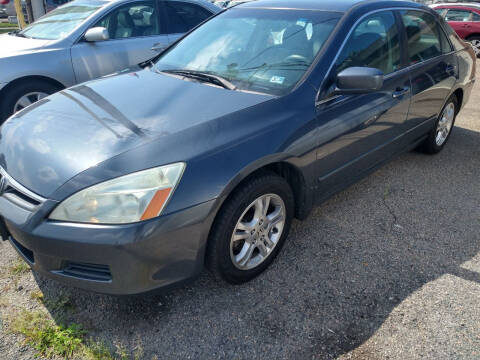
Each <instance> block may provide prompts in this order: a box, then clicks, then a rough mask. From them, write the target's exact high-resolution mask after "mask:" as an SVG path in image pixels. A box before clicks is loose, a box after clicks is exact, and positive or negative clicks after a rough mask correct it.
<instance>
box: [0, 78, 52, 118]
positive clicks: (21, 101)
mask: <svg viewBox="0 0 480 360" xmlns="http://www.w3.org/2000/svg"><path fill="white" fill-rule="evenodd" d="M59 90H61V89H60V88H59V87H58V86H55V85H53V84H51V83H49V82H46V81H43V80H28V81H27V80H25V81H23V82H21V83H18V84H16V85H14V86H13V87H11V88H10V89H8V91H6V93H5V96H4V98H3V99H2V100H1V102H0V124H1V123H2V122H4V121H5V120H7V118H8V117H9V116H11V115H13V114H15V113H16V112H18V111H20V110H22V109H24V108H26V107H27V106H29V105H32V104H34V103H35V102H37V101H39V100H41V99H43V98H44V97H47V96H49V95H51V94H53V93H55V92H57V91H59Z"/></svg>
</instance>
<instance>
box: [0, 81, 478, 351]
mask: <svg viewBox="0 0 480 360" xmlns="http://www.w3.org/2000/svg"><path fill="white" fill-rule="evenodd" d="M477 78H480V73H479V74H477ZM479 110H480V89H479V87H478V85H477V87H476V90H475V92H474V94H473V96H472V98H471V100H470V102H469V104H468V105H467V107H465V108H464V109H463V110H462V112H461V113H460V115H459V117H458V119H457V123H456V127H455V129H454V132H453V134H452V136H451V138H450V142H449V144H448V145H447V147H446V149H445V150H444V151H443V152H442V153H440V154H439V155H437V156H427V155H423V154H418V153H415V152H412V153H408V154H405V155H403V156H401V157H399V158H398V159H396V160H394V161H392V162H391V163H390V164H388V165H387V166H385V167H383V168H382V169H380V170H379V171H377V172H376V173H374V174H373V175H371V176H369V177H368V178H366V179H364V180H363V181H361V182H360V183H358V184H356V185H354V186H352V187H350V188H349V189H348V190H346V191H344V192H342V193H340V194H338V195H337V196H335V197H334V198H332V199H331V200H329V201H328V202H326V203H325V204H323V205H322V206H320V207H318V208H316V209H315V210H314V211H313V213H312V214H311V216H310V217H309V218H308V219H307V220H306V221H304V222H298V221H296V222H295V223H294V225H293V228H292V232H291V235H290V237H289V239H288V241H287V243H286V245H285V247H284V249H283V251H282V253H281V254H280V256H279V258H278V260H277V261H275V262H274V264H273V266H271V267H270V268H269V269H268V271H267V272H266V273H265V274H264V275H263V276H260V277H259V278H257V279H255V280H254V281H252V282H250V283H248V284H245V285H242V286H230V285H226V284H223V283H217V282H215V281H214V280H213V279H212V278H211V276H210V275H209V274H208V273H204V274H203V275H202V276H201V277H200V279H198V280H197V281H196V282H194V283H192V284H190V285H187V286H183V287H181V288H178V289H175V290H172V291H170V292H168V293H165V294H160V295H158V294H157V295H148V296H141V297H133V298H118V297H110V296H102V295H97V294H91V293H86V292H83V291H80V290H75V289H70V288H67V287H63V286H61V285H58V284H57V283H55V282H52V281H50V280H46V279H44V278H42V277H40V276H38V275H36V274H32V273H31V272H27V273H25V274H23V275H18V276H13V275H9V274H8V268H9V267H10V266H11V264H12V263H14V262H15V261H16V255H15V253H14V251H13V250H12V248H11V247H10V245H8V244H7V243H0V253H1V254H2V257H1V259H0V270H1V271H0V289H1V291H2V292H1V295H0V314H1V315H2V316H3V318H5V317H6V316H7V315H8V314H11V313H12V312H13V311H14V310H15V309H19V308H27V309H39V308H43V307H44V305H39V303H38V301H36V300H32V299H31V298H30V295H31V293H32V292H35V291H38V289H40V290H41V291H42V292H43V294H44V297H45V299H46V303H47V305H46V310H48V312H49V313H50V316H52V318H53V319H55V320H57V321H58V322H59V321H60V318H61V317H60V316H59V315H58V309H56V308H55V306H53V305H48V304H49V303H54V302H55V299H58V298H59V297H68V298H69V299H70V302H71V303H72V304H73V307H72V308H71V309H70V310H69V312H68V316H67V317H68V320H70V321H74V322H76V323H80V324H83V325H84V326H85V327H86V328H87V329H89V334H90V335H91V336H93V337H94V338H95V339H101V340H103V341H106V342H107V343H108V344H122V345H123V346H124V347H126V348H127V349H135V348H139V347H141V348H142V349H143V354H144V355H143V357H142V358H145V359H152V358H155V357H157V358H158V359H179V358H187V359H206V358H208V359H212V358H235V359H244V358H250V359H254V358H267V357H268V358H272V359H333V358H338V357H340V358H341V359H387V358H388V359H416V358H418V359H420V358H421V359H425V358H427V359H459V358H462V359H479V358H480V307H479V306H478V304H479V303H480V235H479V234H480V210H479V204H480V191H479V190H480V186H479V180H478V176H479V174H480V172H479V170H478V169H479V168H480V147H479V145H480V116H479ZM49 299H50V300H51V301H50V302H49V301H48V300H49ZM0 325H1V323H0ZM33 355H34V352H33V351H32V350H31V349H30V348H29V347H28V346H26V345H23V344H22V338H21V337H19V336H17V335H13V334H11V333H9V332H8V331H7V330H6V328H5V326H4V327H3V330H1V332H0V358H2V359H31V358H32V357H33Z"/></svg>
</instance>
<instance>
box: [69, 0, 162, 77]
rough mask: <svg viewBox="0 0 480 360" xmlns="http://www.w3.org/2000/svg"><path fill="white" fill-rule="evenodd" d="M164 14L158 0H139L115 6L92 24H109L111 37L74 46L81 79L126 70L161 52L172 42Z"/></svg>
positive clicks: (75, 68)
mask: <svg viewBox="0 0 480 360" xmlns="http://www.w3.org/2000/svg"><path fill="white" fill-rule="evenodd" d="M160 18H161V17H160V11H159V5H158V4H157V2H156V1H154V0H147V1H135V2H131V3H128V4H126V5H122V6H120V7H117V8H115V9H114V10H112V11H111V12H110V13H109V14H108V15H106V16H105V17H104V18H103V19H102V20H100V21H99V22H98V23H96V24H95V25H94V26H92V27H104V28H106V29H107V30H108V33H109V35H110V40H106V41H100V42H95V43H90V42H86V41H80V42H79V43H77V44H75V45H74V46H73V47H72V50H71V53H72V64H73V69H74V72H75V77H76V80H77V82H79V83H80V82H84V81H87V80H91V79H95V78H98V77H100V76H104V75H108V74H111V73H114V72H117V71H120V70H124V69H126V68H129V67H132V66H135V65H137V64H139V63H141V62H143V61H146V60H148V59H150V58H152V57H154V56H155V55H157V54H158V51H159V50H161V49H162V48H164V47H166V46H167V45H168V43H169V40H168V35H166V34H163V33H164V31H163V28H162V24H161V21H160Z"/></svg>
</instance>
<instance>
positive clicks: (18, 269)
mask: <svg viewBox="0 0 480 360" xmlns="http://www.w3.org/2000/svg"><path fill="white" fill-rule="evenodd" d="M28 271H30V266H28V264H27V263H26V262H25V261H23V260H21V259H18V260H17V261H16V263H15V264H14V265H12V266H10V274H12V275H21V274H24V273H26V272H28Z"/></svg>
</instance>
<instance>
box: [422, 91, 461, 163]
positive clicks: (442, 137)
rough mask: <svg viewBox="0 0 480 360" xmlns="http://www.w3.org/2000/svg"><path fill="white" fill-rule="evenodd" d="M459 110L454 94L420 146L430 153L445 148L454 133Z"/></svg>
mask: <svg viewBox="0 0 480 360" xmlns="http://www.w3.org/2000/svg"><path fill="white" fill-rule="evenodd" d="M458 110H459V109H458V100H457V97H456V96H455V95H452V96H451V97H450V98H449V99H448V100H447V102H446V104H445V106H444V107H443V109H442V111H441V112H440V116H439V117H438V119H437V121H436V123H435V127H434V128H433V129H432V131H431V132H430V134H429V135H428V138H427V139H426V140H425V142H424V143H423V144H422V145H421V146H420V149H421V150H423V151H424V152H426V153H429V154H436V153H438V152H440V151H441V150H442V149H443V147H444V146H445V144H446V143H447V141H448V139H449V137H450V134H451V133H452V129H453V125H454V124H455V118H456V116H457V113H458Z"/></svg>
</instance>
